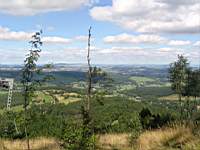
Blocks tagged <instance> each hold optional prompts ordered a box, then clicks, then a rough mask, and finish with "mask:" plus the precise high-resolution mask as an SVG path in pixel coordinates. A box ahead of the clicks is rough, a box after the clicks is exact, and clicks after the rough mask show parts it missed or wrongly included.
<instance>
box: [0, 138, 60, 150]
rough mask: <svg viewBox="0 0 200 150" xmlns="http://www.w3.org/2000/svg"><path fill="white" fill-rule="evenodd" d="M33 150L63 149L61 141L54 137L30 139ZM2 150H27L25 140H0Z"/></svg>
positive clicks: (0, 149)
mask: <svg viewBox="0 0 200 150" xmlns="http://www.w3.org/2000/svg"><path fill="white" fill-rule="evenodd" d="M30 146H31V150H61V148H60V145H59V142H58V141H57V140H55V139H53V138H37V139H31V140H30ZM0 150H27V145H26V141H25V140H13V141H11V140H3V139H1V140H0Z"/></svg>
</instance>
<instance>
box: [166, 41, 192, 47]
mask: <svg viewBox="0 0 200 150" xmlns="http://www.w3.org/2000/svg"><path fill="white" fill-rule="evenodd" d="M168 44H169V45H171V46H185V45H190V44H191V41H180V40H172V41H169V43H168Z"/></svg>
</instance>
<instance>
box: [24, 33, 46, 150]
mask: <svg viewBox="0 0 200 150" xmlns="http://www.w3.org/2000/svg"><path fill="white" fill-rule="evenodd" d="M41 34H42V31H40V32H36V33H35V34H34V35H33V36H32V40H31V41H30V44H31V49H30V50H29V54H28V55H27V57H26V59H25V61H24V67H23V69H22V81H21V82H22V84H23V90H24V120H25V127H24V128H25V135H26V140H27V148H28V150H30V143H29V133H28V129H27V124H28V118H27V109H28V106H29V104H30V102H31V100H32V97H33V95H34V91H35V90H36V86H37V85H38V83H39V82H38V80H36V79H35V78H34V76H35V74H36V73H39V70H38V68H37V65H36V62H37V61H38V58H39V57H40V55H39V53H40V52H41V46H42V42H41Z"/></svg>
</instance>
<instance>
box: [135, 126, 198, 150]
mask: <svg viewBox="0 0 200 150" xmlns="http://www.w3.org/2000/svg"><path fill="white" fill-rule="evenodd" d="M192 147H193V148H192ZM198 148H200V147H199V140H198V138H197V137H195V136H194V135H193V134H192V131H191V129H190V128H187V127H184V126H181V127H180V126H176V127H172V128H163V129H158V130H154V131H146V132H144V133H143V134H141V135H140V137H139V138H138V140H137V149H138V150H178V149H182V150H200V149H198Z"/></svg>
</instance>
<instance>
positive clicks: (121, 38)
mask: <svg viewBox="0 0 200 150" xmlns="http://www.w3.org/2000/svg"><path fill="white" fill-rule="evenodd" d="M103 41H104V43H107V44H165V45H170V46H186V45H190V44H191V41H188V40H187V41H183V40H169V39H167V38H165V37H162V36H159V35H154V34H140V35H131V34H127V33H122V34H118V35H112V36H106V37H104V38H103Z"/></svg>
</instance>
